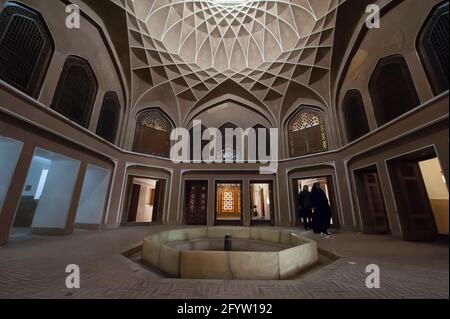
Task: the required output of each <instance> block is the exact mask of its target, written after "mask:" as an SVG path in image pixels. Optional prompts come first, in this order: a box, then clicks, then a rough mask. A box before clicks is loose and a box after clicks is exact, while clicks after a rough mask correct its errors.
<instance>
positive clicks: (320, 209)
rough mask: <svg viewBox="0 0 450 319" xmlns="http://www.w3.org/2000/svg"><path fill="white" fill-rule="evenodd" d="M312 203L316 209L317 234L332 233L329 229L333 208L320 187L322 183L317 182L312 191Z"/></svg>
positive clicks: (315, 223)
mask: <svg viewBox="0 0 450 319" xmlns="http://www.w3.org/2000/svg"><path fill="white" fill-rule="evenodd" d="M311 205H312V208H313V210H314V215H313V222H312V226H313V230H314V232H315V233H316V234H322V235H330V233H329V232H328V229H329V228H330V226H331V208H330V204H329V202H328V198H327V195H326V194H325V192H324V191H323V190H322V188H320V183H315V184H314V186H313V189H312V191H311Z"/></svg>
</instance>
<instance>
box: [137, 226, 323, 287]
mask: <svg viewBox="0 0 450 319" xmlns="http://www.w3.org/2000/svg"><path fill="white" fill-rule="evenodd" d="M226 235H231V236H232V237H233V238H238V239H253V240H258V241H263V242H268V243H276V244H283V245H289V246H290V247H289V248H287V249H284V250H281V251H279V252H244V251H195V250H184V251H183V250H179V249H176V248H173V247H170V246H168V245H166V244H167V243H169V242H180V241H191V240H196V239H224V238H225V236H226ZM142 259H143V260H144V261H145V262H146V263H148V264H150V265H152V266H154V267H157V268H159V269H160V270H162V271H163V272H164V273H166V274H168V275H169V276H170V277H174V278H181V279H223V280H227V279H228V280H285V279H290V278H292V277H294V276H296V275H298V274H300V273H302V272H303V271H305V270H307V269H309V268H311V267H312V266H314V265H315V264H317V263H318V261H319V254H318V249H317V243H316V242H315V241H314V240H311V239H309V238H306V237H303V236H301V235H299V234H296V233H294V232H293V231H291V230H276V229H264V228H252V227H226V226H217V227H201V228H186V229H173V230H167V231H161V232H159V233H156V234H153V235H151V236H148V237H145V238H144V240H143V245H142Z"/></svg>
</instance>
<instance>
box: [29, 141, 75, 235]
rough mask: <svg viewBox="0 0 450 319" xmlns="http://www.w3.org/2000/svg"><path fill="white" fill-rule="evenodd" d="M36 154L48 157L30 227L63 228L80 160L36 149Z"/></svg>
mask: <svg viewBox="0 0 450 319" xmlns="http://www.w3.org/2000/svg"><path fill="white" fill-rule="evenodd" d="M36 155H39V156H42V157H44V158H45V157H50V158H51V164H50V166H49V168H48V176H47V181H46V183H45V186H44V189H43V192H42V196H41V198H40V199H39V203H38V205H37V208H36V212H35V214H34V218H33V223H32V228H43V229H48V228H58V229H64V228H65V227H66V223H67V216H68V213H69V209H70V205H71V202H72V196H73V191H74V188H75V183H76V181H77V178H78V171H79V169H80V161H77V160H74V159H70V158H65V157H62V156H60V155H54V154H52V153H49V152H48V151H45V150H41V149H38V150H36Z"/></svg>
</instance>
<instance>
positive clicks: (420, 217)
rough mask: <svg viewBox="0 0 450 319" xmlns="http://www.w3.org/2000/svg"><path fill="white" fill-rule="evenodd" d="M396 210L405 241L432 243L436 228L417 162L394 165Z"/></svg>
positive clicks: (402, 162)
mask: <svg viewBox="0 0 450 319" xmlns="http://www.w3.org/2000/svg"><path fill="white" fill-rule="evenodd" d="M395 176H396V181H397V183H396V184H397V185H395V186H397V189H396V190H395V194H396V199H397V206H398V207H397V208H398V213H399V216H400V221H401V224H402V229H403V235H404V239H405V240H410V241H433V240H435V239H436V237H437V227H436V222H435V220H434V215H433V211H432V208H431V204H430V201H429V199H428V194H427V190H426V188H425V183H424V181H423V177H422V173H421V171H420V168H419V164H418V163H417V162H407V161H401V162H398V163H396V165H395Z"/></svg>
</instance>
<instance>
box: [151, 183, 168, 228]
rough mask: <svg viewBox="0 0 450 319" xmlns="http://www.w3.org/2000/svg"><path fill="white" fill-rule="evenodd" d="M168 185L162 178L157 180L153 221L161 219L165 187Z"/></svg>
mask: <svg viewBox="0 0 450 319" xmlns="http://www.w3.org/2000/svg"><path fill="white" fill-rule="evenodd" d="M165 187H166V182H165V181H164V180H160V181H157V182H156V187H155V194H154V196H153V198H154V200H153V215H152V222H156V221H158V220H160V218H159V217H160V215H161V210H162V207H164V188H165Z"/></svg>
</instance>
